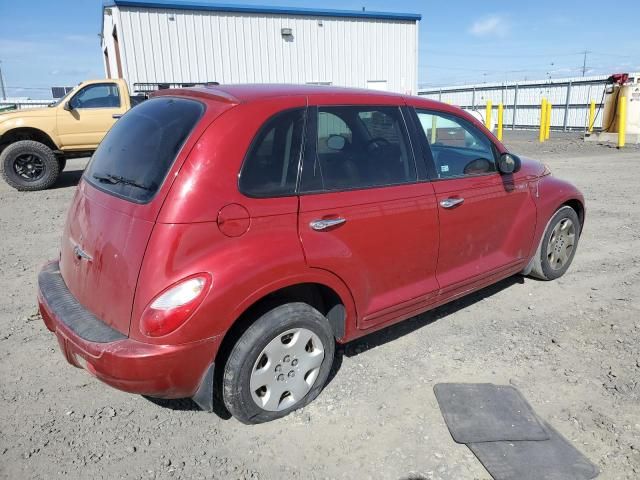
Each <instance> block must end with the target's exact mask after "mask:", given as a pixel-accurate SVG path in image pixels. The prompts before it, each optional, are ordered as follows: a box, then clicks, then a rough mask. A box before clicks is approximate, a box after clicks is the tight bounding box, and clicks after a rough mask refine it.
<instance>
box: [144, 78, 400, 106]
mask: <svg viewBox="0 0 640 480" xmlns="http://www.w3.org/2000/svg"><path fill="white" fill-rule="evenodd" d="M154 95H186V96H189V95H194V96H197V97H200V98H206V97H210V98H211V99H212V100H217V101H220V100H226V101H228V102H230V103H246V102H251V101H254V100H259V99H264V98H272V97H284V96H291V95H302V96H313V95H340V96H345V97H347V96H351V95H356V96H362V95H366V96H368V97H369V98H371V100H372V101H373V100H375V98H385V99H387V101H389V99H393V98H395V99H396V100H397V102H398V103H403V98H404V97H403V95H401V94H398V93H392V92H382V91H379V90H370V89H366V88H346V87H334V86H328V85H296V84H268V83H260V84H234V85H206V86H203V87H190V88H182V89H167V90H160V91H157V92H154Z"/></svg>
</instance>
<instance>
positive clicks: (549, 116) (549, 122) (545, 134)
mask: <svg viewBox="0 0 640 480" xmlns="http://www.w3.org/2000/svg"><path fill="white" fill-rule="evenodd" d="M552 108H553V105H551V102H548V103H547V121H546V122H545V127H546V130H545V132H544V139H545V140H549V133H550V132H551V109H552Z"/></svg>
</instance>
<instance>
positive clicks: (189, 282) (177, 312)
mask: <svg viewBox="0 0 640 480" xmlns="http://www.w3.org/2000/svg"><path fill="white" fill-rule="evenodd" d="M210 285H211V276H210V275H209V274H208V273H199V274H197V275H194V276H192V277H188V278H185V279H183V280H181V281H179V282H178V283H176V284H174V285H172V286H171V287H169V288H168V289H166V290H165V291H164V292H162V293H160V294H159V295H158V296H157V297H156V298H154V299H153V301H152V302H151V303H150V304H149V305H147V308H145V309H144V312H142V318H141V319H140V331H141V332H142V333H143V334H144V335H146V336H148V337H161V336H162V335H166V334H168V333H171V332H173V331H174V330H176V329H177V328H178V327H179V326H180V325H182V324H183V323H184V322H186V321H187V320H188V319H189V317H191V315H192V314H193V312H194V311H195V310H196V308H198V306H199V305H200V303H202V300H203V299H204V297H205V295H206V293H207V292H208V291H209V287H210Z"/></svg>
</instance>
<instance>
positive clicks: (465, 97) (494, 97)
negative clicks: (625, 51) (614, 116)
mask: <svg viewBox="0 0 640 480" xmlns="http://www.w3.org/2000/svg"><path fill="white" fill-rule="evenodd" d="M606 79H607V76H595V77H574V78H563V79H554V80H538V81H523V82H508V83H504V84H476V85H465V86H460V87H443V88H441V89H430V90H419V91H418V94H419V95H421V96H425V97H427V98H430V99H433V100H438V99H439V98H441V99H442V101H443V102H447V103H450V104H452V105H457V106H460V107H463V108H465V109H471V108H472V107H473V106H474V102H473V98H474V93H473V92H474V90H475V109H476V110H478V111H480V112H482V113H484V110H485V106H486V102H487V100H491V101H492V102H493V107H494V108H493V110H492V112H493V114H492V116H493V118H494V119H496V118H497V113H498V112H497V104H498V103H500V102H502V103H503V104H504V125H505V127H506V128H510V127H511V125H512V124H513V107H514V98H515V89H516V85H517V87H518V98H517V105H516V111H517V113H516V122H515V124H516V126H517V127H522V128H527V127H531V128H537V127H538V126H539V125H540V102H541V101H542V98H543V97H545V98H546V99H547V100H549V101H550V102H551V103H552V105H553V110H552V118H551V126H552V127H553V128H555V129H562V128H564V127H565V125H566V127H567V128H568V129H574V130H575V129H583V128H586V125H587V122H588V116H589V103H590V102H591V100H595V102H596V109H597V108H598V105H599V104H600V102H601V101H602V100H603V92H604V88H605V80H606ZM581 82H587V83H581ZM569 83H571V87H570V88H571V90H570V95H569V97H567V94H568V90H569ZM567 104H568V107H567ZM603 108H604V107H603ZM565 111H566V121H565ZM601 126H602V112H600V114H599V115H598V116H597V118H596V121H595V124H594V127H596V128H599V127H601Z"/></svg>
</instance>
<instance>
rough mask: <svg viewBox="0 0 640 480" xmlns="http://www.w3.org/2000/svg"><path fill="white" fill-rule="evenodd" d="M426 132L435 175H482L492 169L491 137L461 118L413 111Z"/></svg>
mask: <svg viewBox="0 0 640 480" xmlns="http://www.w3.org/2000/svg"><path fill="white" fill-rule="evenodd" d="M417 114H418V118H419V119H420V124H421V125H422V129H423V130H424V133H425V134H426V135H427V140H428V141H429V146H430V147H431V153H432V156H433V161H434V162H435V167H436V171H437V173H438V178H451V177H460V176H466V175H483V174H486V173H490V172H495V171H496V164H495V155H494V153H493V147H492V143H491V141H490V140H489V139H488V138H487V137H486V136H484V135H483V134H482V133H481V132H479V131H478V130H477V129H476V128H475V127H474V126H473V125H472V124H471V123H469V122H467V121H466V120H464V119H461V118H458V117H455V116H453V115H447V114H444V113H439V112H438V113H436V112H430V111H425V110H418V111H417Z"/></svg>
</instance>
